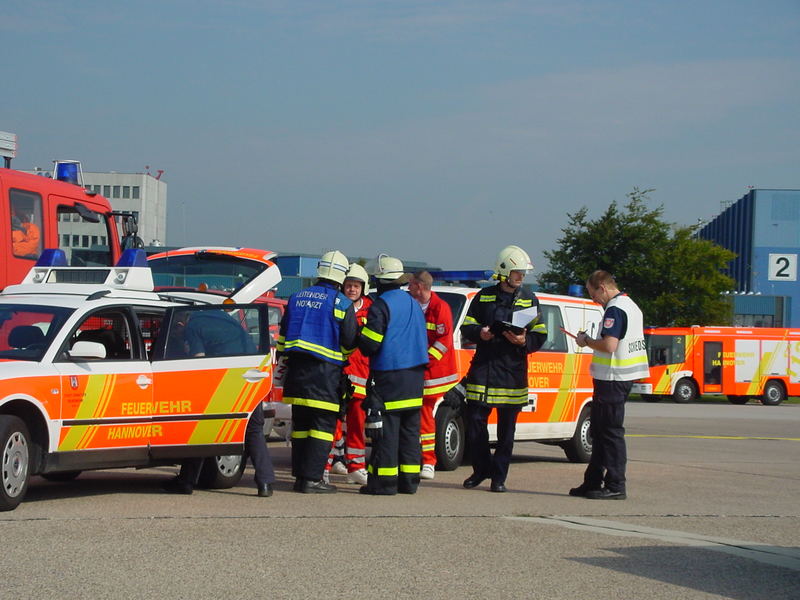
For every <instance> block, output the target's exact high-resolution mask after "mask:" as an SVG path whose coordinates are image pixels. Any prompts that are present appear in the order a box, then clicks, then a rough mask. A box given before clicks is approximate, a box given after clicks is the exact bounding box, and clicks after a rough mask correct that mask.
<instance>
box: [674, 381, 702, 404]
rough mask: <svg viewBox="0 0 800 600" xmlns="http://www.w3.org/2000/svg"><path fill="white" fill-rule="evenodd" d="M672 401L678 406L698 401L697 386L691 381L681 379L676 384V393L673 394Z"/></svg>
mask: <svg viewBox="0 0 800 600" xmlns="http://www.w3.org/2000/svg"><path fill="white" fill-rule="evenodd" d="M672 399H673V400H674V401H675V402H677V403H678V404H686V403H687V402H694V401H695V400H697V386H696V385H695V384H694V381H692V380H691V379H686V378H684V379H681V380H680V381H678V383H676V384H675V391H674V392H672Z"/></svg>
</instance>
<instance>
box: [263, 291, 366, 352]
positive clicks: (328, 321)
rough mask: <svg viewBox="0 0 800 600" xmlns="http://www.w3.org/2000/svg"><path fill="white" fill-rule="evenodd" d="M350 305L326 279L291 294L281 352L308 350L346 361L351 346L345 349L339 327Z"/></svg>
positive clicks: (281, 334) (279, 350)
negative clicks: (340, 339) (340, 338)
mask: <svg viewBox="0 0 800 600" xmlns="http://www.w3.org/2000/svg"><path fill="white" fill-rule="evenodd" d="M351 305H352V302H350V300H349V299H348V298H347V297H346V296H345V295H344V294H342V293H340V292H339V291H338V290H337V289H336V287H334V286H333V285H332V284H329V283H327V282H324V281H322V282H318V283H317V284H316V285H312V286H311V287H309V288H306V289H304V290H301V291H299V292H296V293H294V294H292V296H291V297H290V298H289V302H288V304H287V305H286V316H285V318H284V320H283V324H282V327H281V330H282V331H281V332H280V336H279V337H278V343H277V344H276V346H277V350H278V352H285V353H287V354H291V353H292V352H305V353H307V354H311V355H312V356H314V357H316V358H319V359H322V360H325V361H327V362H331V363H334V364H338V365H341V364H344V361H345V355H346V354H349V352H350V351H351V348H342V346H341V343H340V341H339V326H340V323H342V322H343V321H344V320H345V315H346V313H347V309H348V308H350V306H351ZM351 312H352V311H351Z"/></svg>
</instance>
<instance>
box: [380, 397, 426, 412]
mask: <svg viewBox="0 0 800 600" xmlns="http://www.w3.org/2000/svg"><path fill="white" fill-rule="evenodd" d="M384 406H385V407H386V410H397V409H400V408H418V407H420V406H422V398H408V399H407V400H389V401H388V402H384Z"/></svg>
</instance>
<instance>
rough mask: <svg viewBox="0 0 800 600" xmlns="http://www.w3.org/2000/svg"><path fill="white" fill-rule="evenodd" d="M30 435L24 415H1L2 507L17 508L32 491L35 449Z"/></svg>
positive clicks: (0, 503)
mask: <svg viewBox="0 0 800 600" xmlns="http://www.w3.org/2000/svg"><path fill="white" fill-rule="evenodd" d="M30 439H31V438H30V434H29V433H28V428H27V427H26V426H25V423H24V422H23V421H22V419H20V418H19V417H15V416H13V415H0V469H2V472H0V479H2V488H0V511H3V510H14V509H15V508H17V506H19V503H20V502H22V499H23V498H24V497H25V492H27V491H28V481H29V480H30V477H31V475H30V468H31V461H30V457H31V454H32V453H33V450H32V448H31V441H30Z"/></svg>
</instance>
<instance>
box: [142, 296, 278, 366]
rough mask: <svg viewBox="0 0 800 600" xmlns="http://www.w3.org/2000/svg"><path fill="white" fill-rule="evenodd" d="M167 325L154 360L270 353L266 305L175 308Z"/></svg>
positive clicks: (160, 338) (163, 330)
mask: <svg viewBox="0 0 800 600" xmlns="http://www.w3.org/2000/svg"><path fill="white" fill-rule="evenodd" d="M164 322H165V323H166V326H164V323H162V326H161V331H160V334H159V337H158V341H157V343H156V350H155V351H154V353H153V358H154V360H176V359H186V358H210V357H217V358H219V357H225V356H247V355H256V354H267V353H268V352H269V347H270V340H269V318H268V312H267V306H266V305H263V304H244V305H224V306H193V307H185V308H184V307H180V308H172V309H170V310H169V311H168V313H167V317H166V318H165V321H164Z"/></svg>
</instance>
